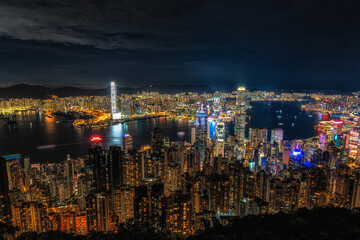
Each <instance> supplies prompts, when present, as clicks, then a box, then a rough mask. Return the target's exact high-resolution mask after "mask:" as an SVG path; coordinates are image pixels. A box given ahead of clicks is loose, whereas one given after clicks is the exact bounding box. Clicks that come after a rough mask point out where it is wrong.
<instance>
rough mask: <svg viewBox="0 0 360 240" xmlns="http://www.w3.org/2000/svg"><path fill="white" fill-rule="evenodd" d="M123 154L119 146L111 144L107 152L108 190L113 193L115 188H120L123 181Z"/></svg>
mask: <svg viewBox="0 0 360 240" xmlns="http://www.w3.org/2000/svg"><path fill="white" fill-rule="evenodd" d="M123 154H124V152H122V151H121V148H120V147H118V146H110V148H109V151H108V154H107V172H108V176H109V179H108V183H107V185H108V190H110V191H111V192H112V193H113V192H114V190H115V189H119V188H120V187H121V185H122V184H123V183H122V171H123V162H122V159H123Z"/></svg>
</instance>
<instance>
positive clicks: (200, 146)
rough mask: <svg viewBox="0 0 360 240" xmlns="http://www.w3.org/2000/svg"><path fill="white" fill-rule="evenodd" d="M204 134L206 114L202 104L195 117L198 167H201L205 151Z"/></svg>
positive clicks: (205, 131)
mask: <svg viewBox="0 0 360 240" xmlns="http://www.w3.org/2000/svg"><path fill="white" fill-rule="evenodd" d="M206 136H207V115H206V113H205V111H204V110H203V106H202V105H201V109H200V111H199V113H198V116H197V119H196V141H195V149H196V152H197V153H198V154H199V158H200V159H199V160H200V168H201V167H202V165H203V163H204V160H205V152H206Z"/></svg>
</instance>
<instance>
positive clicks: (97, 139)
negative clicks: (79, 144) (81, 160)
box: [90, 137, 102, 142]
mask: <svg viewBox="0 0 360 240" xmlns="http://www.w3.org/2000/svg"><path fill="white" fill-rule="evenodd" d="M90 141H92V142H99V141H102V139H101V137H92V138H91V139H90Z"/></svg>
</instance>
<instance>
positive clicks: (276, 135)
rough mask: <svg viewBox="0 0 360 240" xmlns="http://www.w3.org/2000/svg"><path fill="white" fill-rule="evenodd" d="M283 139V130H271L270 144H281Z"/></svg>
mask: <svg viewBox="0 0 360 240" xmlns="http://www.w3.org/2000/svg"><path fill="white" fill-rule="evenodd" d="M283 137H284V130H282V129H281V128H274V129H272V130H271V143H274V142H277V143H278V144H279V145H280V144H281V142H282V140H283Z"/></svg>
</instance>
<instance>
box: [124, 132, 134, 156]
mask: <svg viewBox="0 0 360 240" xmlns="http://www.w3.org/2000/svg"><path fill="white" fill-rule="evenodd" d="M132 148H133V139H132V136H131V135H130V134H128V133H127V134H124V136H123V149H124V151H125V152H127V151H129V150H131V149H132Z"/></svg>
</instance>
